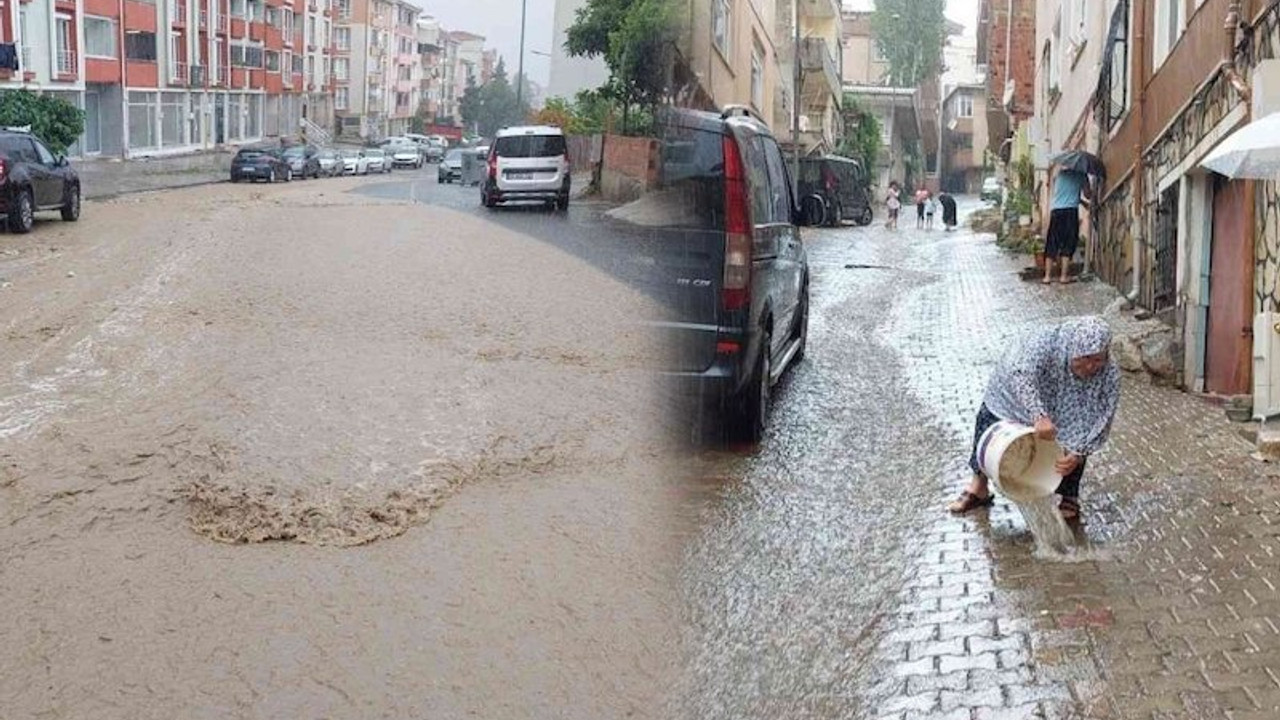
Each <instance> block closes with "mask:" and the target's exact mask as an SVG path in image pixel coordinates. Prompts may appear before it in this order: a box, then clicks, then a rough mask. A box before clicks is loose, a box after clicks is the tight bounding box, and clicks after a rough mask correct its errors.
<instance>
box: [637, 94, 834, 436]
mask: <svg viewBox="0 0 1280 720" xmlns="http://www.w3.org/2000/svg"><path fill="white" fill-rule="evenodd" d="M659 137H660V138H661V139H660V146H661V147H660V152H659V153H658V157H659V167H658V188H657V189H656V190H655V191H654V192H653V193H651V195H652V196H653V197H654V202H658V203H665V205H664V206H661V207H663V208H664V209H663V212H662V213H661V214H659V215H657V216H656V217H658V218H660V219H659V220H646V224H647V226H646V227H645V228H644V235H642V236H641V237H650V238H653V240H652V241H651V242H653V243H655V244H656V245H658V246H660V247H661V248H667V249H668V250H670V252H668V253H665V254H664V253H663V252H662V251H661V250H657V251H655V252H657V253H658V255H657V258H658V261H659V262H660V263H663V265H664V266H665V267H666V270H662V269H661V268H660V269H659V271H658V272H657V274H658V275H659V276H661V277H663V278H665V280H664V283H665V284H664V286H663V288H664V289H663V290H662V291H661V292H659V293H658V297H659V299H661V300H662V301H663V302H664V303H665V306H666V307H667V308H669V309H670V310H671V313H670V314H669V315H668V316H667V317H666V318H664V319H663V321H662V322H660V323H658V325H659V328H661V329H663V330H665V331H668V332H670V336H669V337H670V338H671V339H672V340H673V341H674V343H675V344H674V345H673V346H672V347H673V348H674V349H675V350H676V353H675V355H674V356H673V357H674V358H675V360H673V362H674V364H673V365H671V366H669V367H668V368H667V375H668V377H669V378H671V379H673V380H674V381H675V382H676V384H677V385H678V386H680V387H682V388H683V390H684V395H685V397H686V398H689V399H690V400H692V401H693V402H694V408H695V409H696V410H697V412H698V415H699V417H707V416H713V417H716V418H717V419H721V420H725V421H727V425H728V427H730V428H731V429H732V430H733V431H734V433H733V434H734V435H735V436H737V437H741V438H743V439H746V440H749V441H757V440H759V439H760V437H761V435H762V434H763V432H764V430H765V426H766V423H767V420H768V415H769V403H770V395H771V389H772V387H773V386H774V384H775V383H777V382H778V381H779V379H781V377H782V376H783V374H784V373H785V371H786V370H787V368H789V367H790V366H792V365H793V364H794V363H797V362H799V361H800V360H801V359H802V358H803V357H804V354H805V346H806V342H807V339H808V332H809V261H808V257H807V254H806V252H805V247H804V244H803V242H802V240H801V236H800V230H799V227H800V226H801V225H804V224H805V220H804V218H803V217H802V215H801V213H800V212H799V210H798V205H797V202H796V199H795V198H794V197H793V195H792V185H791V176H790V172H789V171H790V168H789V167H788V166H787V162H786V159H785V157H784V155H783V153H782V150H781V149H780V148H779V146H778V143H777V141H776V140H775V139H774V137H773V135H772V134H771V133H770V131H769V128H768V126H767V125H765V124H764V123H763V122H762V121H761V120H760V119H759V118H757V117H755V116H753V115H751V114H750V112H749V111H747V110H746V109H744V108H740V107H731V108H728V109H726V111H725V112H724V113H722V114H717V113H709V112H701V111H694V110H683V109H681V110H668V111H667V112H666V113H664V114H663V115H662V116H660V118H659Z"/></svg>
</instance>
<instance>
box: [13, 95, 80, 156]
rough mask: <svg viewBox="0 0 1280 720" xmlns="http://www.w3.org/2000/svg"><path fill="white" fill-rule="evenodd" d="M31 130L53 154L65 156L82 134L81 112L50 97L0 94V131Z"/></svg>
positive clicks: (73, 106)
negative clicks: (27, 127)
mask: <svg viewBox="0 0 1280 720" xmlns="http://www.w3.org/2000/svg"><path fill="white" fill-rule="evenodd" d="M28 125H29V126H31V133H32V134H33V135H35V136H36V137H38V138H40V139H41V140H43V141H44V143H45V145H48V146H49V149H50V150H51V151H53V152H55V153H64V152H66V151H67V148H69V147H71V146H72V145H73V144H75V142H76V140H78V139H79V138H80V136H81V135H82V134H83V133H84V111H83V110H81V109H80V108H78V107H76V106H75V105H72V104H71V103H69V102H67V101H66V100H63V99H61V98H58V97H55V96H53V95H40V94H37V93H33V92H31V91H29V90H8V91H5V92H0V127H26V126H28Z"/></svg>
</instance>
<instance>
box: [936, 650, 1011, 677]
mask: <svg viewBox="0 0 1280 720" xmlns="http://www.w3.org/2000/svg"><path fill="white" fill-rule="evenodd" d="M998 666H999V661H998V660H997V658H996V654H995V653H982V654H981V655H960V656H950V655H949V656H945V657H940V658H938V672H941V673H950V672H956V671H957V670H995V669H996V668H997V667H998Z"/></svg>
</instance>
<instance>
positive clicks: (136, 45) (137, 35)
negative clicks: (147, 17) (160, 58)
mask: <svg viewBox="0 0 1280 720" xmlns="http://www.w3.org/2000/svg"><path fill="white" fill-rule="evenodd" d="M124 56H125V57H126V58H128V59H130V60H144V61H146V62H155V61H156V34H155V33H152V32H142V31H140V30H126V31H125V34H124Z"/></svg>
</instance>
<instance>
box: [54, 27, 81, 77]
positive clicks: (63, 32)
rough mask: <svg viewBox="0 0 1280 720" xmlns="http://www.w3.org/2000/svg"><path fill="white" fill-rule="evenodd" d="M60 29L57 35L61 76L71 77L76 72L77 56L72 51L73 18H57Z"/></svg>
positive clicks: (58, 28) (59, 72)
mask: <svg viewBox="0 0 1280 720" xmlns="http://www.w3.org/2000/svg"><path fill="white" fill-rule="evenodd" d="M57 22H58V27H57V31H58V32H57V34H56V35H55V38H56V41H57V43H58V47H57V51H58V52H57V58H56V59H57V63H58V74H59V75H71V74H73V73H74V72H75V71H76V54H75V51H74V50H73V49H72V47H73V46H72V43H71V38H72V30H71V16H70V15H59V16H58V17H57Z"/></svg>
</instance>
